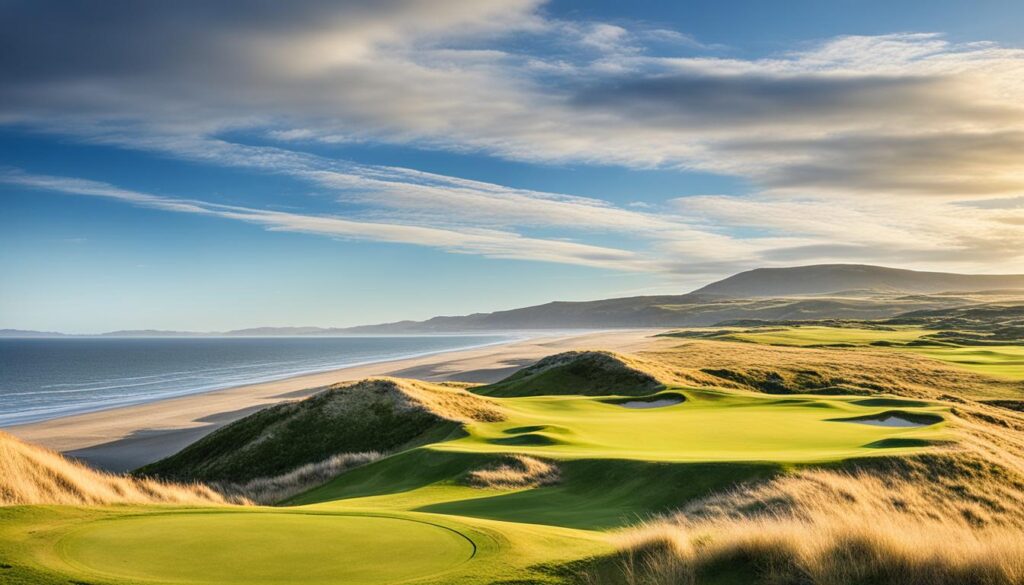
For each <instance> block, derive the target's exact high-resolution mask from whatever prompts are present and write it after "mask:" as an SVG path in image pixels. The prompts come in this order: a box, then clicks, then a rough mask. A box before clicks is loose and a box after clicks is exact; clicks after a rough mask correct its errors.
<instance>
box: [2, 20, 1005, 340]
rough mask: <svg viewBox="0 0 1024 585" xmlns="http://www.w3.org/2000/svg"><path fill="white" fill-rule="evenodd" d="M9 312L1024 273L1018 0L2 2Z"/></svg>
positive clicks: (473, 302) (119, 319)
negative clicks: (799, 276)
mask: <svg viewBox="0 0 1024 585" xmlns="http://www.w3.org/2000/svg"><path fill="white" fill-rule="evenodd" d="M3 5H4V11H5V14H6V16H5V18H4V19H3V20H2V22H0V42H2V45H3V46H4V47H5V50H4V51H2V52H0V69H2V70H4V71H6V72H8V73H7V74H5V75H4V76H3V79H0V206H2V207H0V210H2V213H0V275H2V282H3V285H2V287H0V328H2V327H11V328H23V329H41V330H60V331H72V332H95V331H103V330H111V329H122V328H158V329H178V330H182V329H187V330H224V329H232V328H240V327H248V326H261V325H321V326H344V325H355V324H364V323H374V322H381V321H389V320H398V319H420V318H427V317H430V316H433V315H438V314H463V313H470V312H476V311H490V310H496V309H505V308H512V307H517V306H523V305H528V304H534V303H542V302H546V301H549V300H556V299H560V300H583V299H596V298H605V297H610V296H625V295H637V294H663V293H677V292H685V291H687V290H690V289H692V288H695V287H696V286H699V285H701V284H703V283H705V282H708V281H710V280H713V279H716V278H719V277H722V276H726V275H728V274H731V273H734V272H737V271H740V270H745V269H749V268H754V267H758V266H785V265H796V264H810V263H822V262H865V263H876V264H885V265H890V266H900V267H907V268H916V269H928V270H950V271H959V272H981V273H1002V272H1024V233H1022V232H1024V157H1022V155H1021V152H1024V111H1022V108H1021V106H1020V104H1021V103H1024V100H1022V99H1021V98H1022V97H1024V96H1022V93H1024V92H1022V88H1024V82H1022V79H1024V48H1022V47H1024V39H1022V36H1024V35H1022V33H1021V32H1020V29H1019V26H1015V24H1017V23H1020V22H1021V21H1022V18H1024V6H1022V5H1021V4H1020V3H1019V2H1011V1H1004V2H995V1H993V2H891V1H889V2H873V1H870V2H869V1H852V0H846V1H844V0H837V1H834V2H817V1H809V0H808V1H792V2H785V3H774V2H761V1H750V2H677V3H666V2H629V3H626V2H611V1H609V2H589V1H588V2H584V1H560V0H553V1H551V2H538V1H534V0H491V1H487V2H479V1H476V0H472V1H471V0H439V1H437V2H429V3H428V2H420V1H415V0H386V1H381V2H370V1H368V0H367V1H351V2H326V1H323V2H321V1H307V2H295V3H288V4H287V7H285V5H283V4H277V3H270V2H254V3H252V4H251V5H250V7H249V8H248V9H247V10H246V11H244V13H242V12H239V10H238V8H237V4H235V3H230V2H226V1H224V2H221V1H216V0H214V1H206V2H200V1H198V0H197V1H195V2H192V1H189V0H184V1H181V2H174V3H162V4H152V3H149V4H147V3H139V2H128V1H124V2H121V1H117V2H97V1H85V0H79V1H73V2H57V1H55V0H54V1H48V0H42V1H20V0H15V1H12V0H8V1H5V2H3Z"/></svg>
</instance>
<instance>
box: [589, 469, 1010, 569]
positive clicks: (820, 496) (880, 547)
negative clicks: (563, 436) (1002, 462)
mask: <svg viewBox="0 0 1024 585" xmlns="http://www.w3.org/2000/svg"><path fill="white" fill-rule="evenodd" d="M948 457H951V458H953V461H952V462H949V464H950V465H952V466H953V467H959V466H963V465H966V466H969V467H974V465H975V464H976V463H977V461H957V460H958V459H960V458H962V457H963V456H962V455H949V456H948ZM939 459H941V458H939ZM936 464H939V465H942V464H943V462H942V461H939V460H937V459H929V460H926V461H921V462H912V463H908V468H909V469H908V473H907V474H906V475H905V476H904V477H894V476H893V475H892V471H893V470H891V469H890V470H871V471H867V470H862V471H858V472H854V473H849V472H840V471H828V470H808V471H803V472H800V473H797V474H794V475H791V476H785V477H782V478H779V479H777V480H774V481H771V482H768V483H766V484H762V485H758V486H750V487H746V488H743V489H738V490H736V491H733V492H731V493H727V494H724V495H718V496H713V497H710V498H708V499H706V500H703V501H700V502H695V503H692V504H690V505H689V506H687V507H686V508H685V509H684V510H681V511H680V512H679V513H677V514H675V515H673V516H670V517H666V518H662V519H659V520H655V521H652V522H648V523H647V524H644V525H642V526H640V527H638V528H635V529H631V530H628V531H625V532H623V533H622V534H620V535H619V542H618V544H619V546H620V548H621V550H622V552H621V553H620V556H619V558H618V562H617V563H616V564H614V565H613V566H612V567H610V568H609V567H605V570H604V571H603V573H600V574H597V573H595V574H594V575H593V576H592V577H593V579H592V580H593V581H594V582H596V583H625V584H629V585H640V584H644V585H656V584H657V585H660V584H669V583H671V584H697V583H705V582H715V580H716V577H721V576H722V575H723V574H731V576H732V577H733V578H734V579H735V578H739V579H741V580H742V581H743V582H747V583H763V584H772V585H775V584H780V585H781V584H805V583H806V584H821V585H857V584H863V585H868V584H871V585H874V584H878V585H885V584H891V585H896V584H900V585H971V584H977V585H1011V584H1020V583H1024V507H1022V506H1024V500H1022V499H1021V496H1022V494H1024V491H1022V490H1021V488H1020V485H1019V484H1018V485H1016V486H1014V485H1007V484H1006V483H1005V482H1004V481H1003V478H1001V477H1000V476H999V474H998V473H994V474H985V473H983V472H981V473H979V474H978V475H976V476H975V477H974V478H973V480H972V481H971V482H970V483H971V485H970V486H969V487H970V489H967V490H963V489H960V488H962V487H964V486H962V485H958V484H957V483H956V482H955V481H950V482H949V483H947V482H944V481H942V480H940V481H939V485H940V486H945V487H938V488H936V486H935V485H932V484H922V483H921V482H920V479H921V478H920V476H919V475H918V472H920V471H921V470H922V469H925V468H927V467H928V466H931V465H936ZM945 479H946V480H947V481H948V480H951V478H945ZM986 488H989V489H986Z"/></svg>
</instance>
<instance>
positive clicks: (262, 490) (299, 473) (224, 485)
mask: <svg viewBox="0 0 1024 585" xmlns="http://www.w3.org/2000/svg"><path fill="white" fill-rule="evenodd" d="M382 457H384V454H383V453H380V452H377V451H370V452H366V453H341V454H338V455H334V456H332V457H328V458H327V459H324V460H323V461H318V462H316V463H307V464H306V465H302V466H300V467H297V468H295V469H293V470H291V471H289V472H287V473H283V474H281V475H277V476H274V477H260V478H256V479H253V480H249V481H246V482H240V483H230V482H214V483H213V484H211V485H212V487H214V488H216V490H217V491H218V492H220V493H223V494H227V495H228V496H230V497H232V498H235V499H244V500H248V501H250V502H252V503H254V504H260V505H271V504H277V503H279V502H282V501H284V500H287V499H288V498H290V497H292V496H297V495H299V494H301V493H303V492H305V491H308V490H311V489H313V488H315V487H317V486H319V485H322V484H324V483H326V482H327V481H330V480H331V479H334V478H335V477H337V476H338V475H341V474H342V473H344V472H346V471H348V470H349V469H352V468H354V467H359V466H360V465H366V464H367V463H373V462H374V461H377V460H378V459H381V458H382Z"/></svg>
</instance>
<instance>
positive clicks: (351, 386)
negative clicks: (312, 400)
mask: <svg viewBox="0 0 1024 585" xmlns="http://www.w3.org/2000/svg"><path fill="white" fill-rule="evenodd" d="M321 395H329V396H331V402H330V403H329V407H330V408H332V409H345V410H358V409H359V408H362V407H363V406H362V405H364V404H366V403H367V402H368V401H372V400H374V399H376V397H379V396H381V395H384V396H388V397H389V398H390V399H391V400H390V401H391V402H392V403H394V404H395V405H396V406H397V407H398V408H399V409H408V410H420V411H425V412H429V413H431V414H433V415H434V416H436V417H438V418H440V419H443V420H447V421H452V422H459V423H467V422H473V421H483V422H495V421H500V420H503V419H504V418H505V415H504V413H503V412H502V410H501V408H500V407H499V406H498V405H497V404H496V403H495V401H493V400H490V399H488V398H485V397H482V396H478V395H476V394H472V393H470V392H468V391H467V390H466V389H465V388H462V387H457V386H452V385H447V384H432V383H430V382H423V381H420V380H411V379H407V378H388V377H381V378H365V379H362V380H359V381H357V382H346V383H343V384H336V385H334V386H331V387H329V388H328V389H327V390H324V391H323V392H321V393H320V394H318V395H316V396H321ZM307 401H308V399H307ZM307 401H300V402H296V403H295V404H296V406H301V405H302V404H303V403H304V402H307Z"/></svg>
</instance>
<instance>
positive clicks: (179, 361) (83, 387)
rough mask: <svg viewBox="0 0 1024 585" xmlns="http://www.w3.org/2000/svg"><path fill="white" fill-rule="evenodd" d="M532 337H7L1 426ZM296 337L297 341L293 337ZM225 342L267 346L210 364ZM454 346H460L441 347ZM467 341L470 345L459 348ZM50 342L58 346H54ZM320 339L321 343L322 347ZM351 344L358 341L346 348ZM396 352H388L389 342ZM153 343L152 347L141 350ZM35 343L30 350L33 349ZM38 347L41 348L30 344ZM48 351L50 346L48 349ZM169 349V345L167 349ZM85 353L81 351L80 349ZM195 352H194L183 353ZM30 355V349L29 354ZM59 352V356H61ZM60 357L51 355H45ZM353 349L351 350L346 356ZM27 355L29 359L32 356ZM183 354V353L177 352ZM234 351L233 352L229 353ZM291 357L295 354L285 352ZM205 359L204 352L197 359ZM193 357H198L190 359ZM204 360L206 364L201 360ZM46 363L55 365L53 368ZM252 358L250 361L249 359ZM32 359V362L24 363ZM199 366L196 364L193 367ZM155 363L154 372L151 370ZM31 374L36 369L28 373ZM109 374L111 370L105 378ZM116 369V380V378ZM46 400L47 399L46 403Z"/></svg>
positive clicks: (0, 379)
mask: <svg viewBox="0 0 1024 585" xmlns="http://www.w3.org/2000/svg"><path fill="white" fill-rule="evenodd" d="M529 337H530V335H528V334H525V333H519V332H517V333H515V334H511V333H509V334H467V335H390V336H369V335H360V336H354V335H349V336H301V337H295V338H293V337H287V336H274V337H259V336H236V337H220V336H213V335H209V336H199V337H192V336H185V335H182V336H162V337H144V336H135V337H132V336H126V337H117V336H113V335H105V336H78V335H69V336H56V337H46V336H35V337H5V338H0V344H3V345H4V346H5V348H4V349H5V351H4V354H5V355H4V356H0V365H4V368H3V372H2V373H0V426H11V425H21V424H28V423H36V422H42V421H47V420H53V419H58V418H63V417H69V416H75V415H80V414H85V413H90V412H97V411H102V410H108V409H115V408H121V407H126V406H132V405H138V404H144V403H148V402H155V401H160V400H167V399H171V398H176V397H181V396H189V395H194V394H202V393H205V392H213V391H217V390H225V389H229V388H234V387H239V386H248V385H252V384H261V383H266V382H274V381H280V380H285V379H289V378H295V377H301V376H308V375H312V374H319V373H324V372H330V371H336V370H340V369H345V368H353V367H359V366H365V365H371V364H376V363H385V362H390V361H396V360H404V359H415V358H420V357H428V356H433V355H439V354H444V353H449V352H455V351H464V350H470V349H477V348H484V347H490V346H495V345H503V344H508V343H513V342H515V341H521V340H523V339H527V338H529ZM292 339H294V340H295V341H294V342H290V341H289V340H292ZM190 340H194V341H195V342H196V343H198V344H202V345H203V346H204V347H203V348H197V350H196V351H192V352H190V353H191V354H193V355H192V356H191V357H190V356H189V355H184V356H181V355H175V353H174V352H173V351H172V352H171V353H170V356H169V357H168V358H166V359H169V360H173V361H171V362H170V363H167V364H163V363H156V364H142V365H136V364H132V365H120V364H119V365H118V366H117V367H116V368H107V369H105V370H104V369H102V366H103V364H98V366H100V367H97V368H95V370H96V371H90V370H79V371H78V372H77V374H76V372H75V371H74V370H73V369H72V371H67V370H68V368H67V366H65V367H64V368H55V367H52V365H51V364H52V363H53V362H65V363H72V364H74V363H77V362H83V361H89V360H93V361H95V360H101V361H102V360H105V359H106V360H119V361H122V362H123V361H124V360H125V359H127V360H128V361H129V362H131V361H132V358H131V355H132V354H131V353H130V352H131V351H132V350H137V352H138V353H140V354H142V355H143V356H145V354H146V353H153V352H164V353H167V349H168V347H167V346H171V349H172V350H173V349H174V346H181V345H187V344H189V343H190ZM220 340H223V341H224V342H225V344H223V347H224V348H227V349H231V346H232V345H234V346H238V345H252V344H258V345H266V344H269V345H270V346H271V347H261V348H259V349H260V350H261V351H259V352H254V353H253V354H252V355H251V356H250V357H249V358H246V357H245V356H244V355H242V356H229V357H234V359H225V360H223V361H222V362H219V363H218V362H215V361H214V362H211V361H210V360H209V359H208V358H206V356H205V355H202V353H203V350H204V349H205V350H207V352H208V353H216V352H221V353H223V352H224V349H223V348H222V347H217V346H218V345H221V344H218V343H217V342H218V341H220ZM438 341H452V342H454V343H440V344H439V343H434V342H438ZM459 341H465V343H459ZM48 342H51V343H48ZM61 342H63V343H70V344H74V345H73V346H65V347H60V348H53V347H52V345H53V343H57V344H61ZM90 342H95V343H96V344H104V345H106V346H109V348H108V349H107V350H106V351H95V348H94V347H89V346H79V344H89V343H90ZM318 342H319V343H318ZM347 342H351V343H347ZM360 342H364V343H367V344H372V345H375V346H378V349H376V350H374V349H369V350H364V349H362V348H360V347H359V345H360ZM388 342H392V343H391V345H393V346H394V347H389V343H388ZM139 344H146V347H145V348H142V347H138V346H139ZM296 344H303V345H306V346H314V347H313V349H314V350H316V351H315V352H314V351H312V350H311V351H310V354H311V355H309V356H305V355H301V354H298V355H294V356H293V357H292V358H291V359H287V358H285V359H282V360H280V361H279V362H278V363H272V362H264V363H255V362H253V360H257V359H262V360H267V359H269V358H268V356H271V357H272V358H276V357H277V356H276V355H275V352H274V347H272V346H274V345H277V346H281V348H282V349H291V348H289V347H288V346H289V345H291V346H294V345H296ZM324 344H327V345H328V346H337V347H336V348H335V349H334V350H333V351H336V352H337V353H336V355H332V348H330V347H324V348H323V349H319V348H317V347H315V346H321V345H324ZM26 346H28V347H26ZM31 346H37V347H31ZM47 346H51V347H49V349H48V347H47ZM161 346H163V347H161ZM76 349H81V350H82V351H75V350H76ZM184 349H188V348H184ZM26 350H27V351H26ZM58 350H59V351H58ZM48 351H50V352H56V355H52V356H51V357H49V358H48V357H47V356H46V353H47V352H48ZM346 351H348V352H350V353H345V352H346ZM26 353H27V354H28V357H26ZM178 353H181V352H178ZM228 353H230V352H228ZM285 353H292V354H294V353H295V352H294V351H293V352H285ZM195 354H200V355H195ZM190 359H191V360H192V361H191V362H190ZM200 359H202V360H203V361H198V360H200ZM47 360H50V363H49V364H48V362H47ZM246 360H248V362H247V361H246ZM23 362H27V363H23ZM192 362H194V363H192ZM147 366H148V367H147ZM59 369H62V370H63V372H62V373H61V374H60V375H59V377H58V376H56V375H55V376H54V377H48V376H49V375H50V372H52V371H54V370H59ZM28 370H32V371H28ZM104 372H107V373H104ZM113 372H116V375H115V374H114V373H113ZM44 400H45V401H44Z"/></svg>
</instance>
